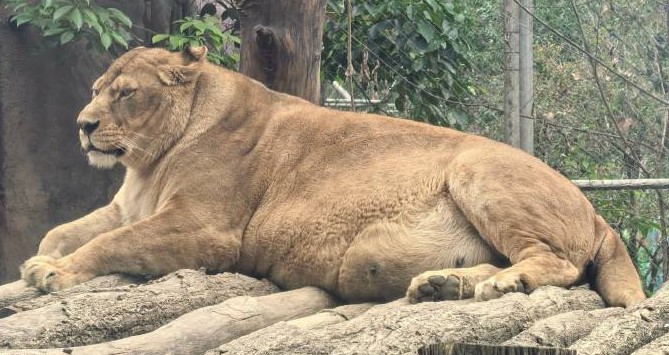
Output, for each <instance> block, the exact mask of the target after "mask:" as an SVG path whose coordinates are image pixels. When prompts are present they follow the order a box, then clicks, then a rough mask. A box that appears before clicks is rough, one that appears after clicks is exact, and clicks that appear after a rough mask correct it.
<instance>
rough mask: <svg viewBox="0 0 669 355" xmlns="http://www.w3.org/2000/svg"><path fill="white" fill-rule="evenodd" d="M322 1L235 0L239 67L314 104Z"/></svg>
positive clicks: (321, 22)
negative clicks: (238, 34) (239, 40)
mask: <svg viewBox="0 0 669 355" xmlns="http://www.w3.org/2000/svg"><path fill="white" fill-rule="evenodd" d="M326 4H327V0H308V1H307V0H305V1H295V0H239V1H237V5H238V7H239V12H240V17H239V18H240V23H241V41H242V48H241V59H240V63H241V64H240V71H241V72H242V73H243V74H245V75H247V76H249V77H251V78H253V79H256V80H258V81H260V82H262V83H263V84H265V85H266V86H267V87H269V88H270V89H273V90H276V91H279V92H283V93H287V94H291V95H295V96H298V97H301V98H303V99H306V100H308V101H311V102H313V103H316V104H317V103H318V102H319V97H320V59H321V47H322V44H323V39H322V33H323V22H324V20H325V6H326Z"/></svg>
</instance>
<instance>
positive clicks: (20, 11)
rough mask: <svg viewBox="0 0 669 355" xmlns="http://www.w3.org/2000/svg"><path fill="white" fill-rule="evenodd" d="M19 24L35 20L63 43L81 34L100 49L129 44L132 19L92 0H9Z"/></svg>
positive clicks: (45, 33)
mask: <svg viewBox="0 0 669 355" xmlns="http://www.w3.org/2000/svg"><path fill="white" fill-rule="evenodd" d="M5 6H6V7H7V8H9V9H11V10H12V11H13V12H14V13H16V15H15V16H13V17H12V18H11V21H12V22H13V23H15V24H16V26H17V27H18V26H21V25H23V24H32V25H34V26H36V27H37V28H39V29H40V31H41V33H42V35H43V36H44V37H46V38H47V39H48V40H49V41H50V42H51V43H53V44H60V45H64V44H67V43H70V42H73V41H76V40H78V39H81V38H85V39H87V40H89V43H91V44H92V45H94V46H96V47H98V48H99V49H104V50H109V49H110V47H112V45H113V44H114V43H115V44H117V45H120V46H122V47H123V48H128V40H130V38H131V35H130V28H131V27H132V21H131V20H130V18H128V16H126V15H125V14H124V13H123V12H121V11H119V10H118V9H114V8H103V7H100V6H97V5H96V4H95V3H94V2H92V1H91V0H39V1H37V2H36V1H29V0H6V5H5Z"/></svg>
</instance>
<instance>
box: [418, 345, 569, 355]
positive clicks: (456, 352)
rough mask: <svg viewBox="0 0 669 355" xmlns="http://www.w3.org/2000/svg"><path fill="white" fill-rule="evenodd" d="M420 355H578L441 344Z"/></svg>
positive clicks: (512, 347) (538, 349)
mask: <svg viewBox="0 0 669 355" xmlns="http://www.w3.org/2000/svg"><path fill="white" fill-rule="evenodd" d="M418 355H576V351H575V350H569V349H561V348H548V347H539V346H520V345H494V344H478V343H439V344H434V345H429V346H426V347H423V348H421V349H419V350H418Z"/></svg>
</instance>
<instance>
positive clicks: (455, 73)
mask: <svg viewBox="0 0 669 355" xmlns="http://www.w3.org/2000/svg"><path fill="white" fill-rule="evenodd" d="M343 3H344V2H343V1H335V0H331V1H329V2H328V11H327V20H326V24H325V32H324V38H323V43H324V51H323V56H322V58H323V61H322V66H323V76H324V79H325V80H328V81H331V80H337V81H339V82H345V81H346V78H345V71H346V68H347V38H348V37H347V36H348V33H347V31H348V30H347V16H346V14H347V11H346V9H345V8H344V4H343ZM352 15H353V24H352V31H353V36H352V47H353V50H352V55H353V62H354V63H355V64H354V67H355V66H357V68H356V69H355V70H356V71H357V72H358V75H356V78H355V81H356V85H357V93H356V92H354V94H356V96H358V97H360V95H363V96H365V97H368V98H374V99H380V100H381V101H382V102H384V103H393V104H394V106H395V108H396V109H397V110H398V111H399V113H400V114H401V115H406V116H411V117H416V118H421V119H423V120H425V121H428V122H430V123H433V124H439V125H447V126H456V127H459V126H461V125H462V124H463V123H464V122H466V121H467V119H468V117H467V116H466V115H464V113H463V111H461V110H459V109H457V107H456V106H454V105H453V103H452V102H451V101H452V100H458V99H459V98H462V97H463V96H467V95H470V94H471V92H472V91H473V89H472V88H471V87H470V83H468V82H467V81H466V80H464V79H463V78H464V77H463V75H462V73H463V71H465V70H467V68H468V63H467V61H466V59H465V57H464V56H463V51H465V50H466V49H467V44H466V43H465V42H464V41H463V38H462V36H461V35H460V33H461V31H462V28H463V26H464V25H465V23H466V19H465V17H464V16H463V14H462V10H461V8H460V7H459V6H458V5H456V4H455V3H454V2H453V1H437V0H430V1H411V0H384V1H381V0H367V1H360V2H357V1H354V2H353V8H352ZM370 67H371V68H370Z"/></svg>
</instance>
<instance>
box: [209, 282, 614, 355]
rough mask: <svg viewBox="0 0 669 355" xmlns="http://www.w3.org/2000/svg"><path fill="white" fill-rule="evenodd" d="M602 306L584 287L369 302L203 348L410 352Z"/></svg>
mask: <svg viewBox="0 0 669 355" xmlns="http://www.w3.org/2000/svg"><path fill="white" fill-rule="evenodd" d="M602 307H604V303H603V301H602V300H601V298H600V297H599V296H598V295H597V294H596V293H595V292H593V291H589V290H585V289H580V288H579V289H574V290H565V289H562V288H558V287H542V288H539V289H538V290H536V291H535V292H533V293H532V294H530V295H525V294H522V293H511V294H507V295H505V296H504V297H502V298H499V299H496V300H491V301H488V302H471V301H445V302H434V303H420V304H415V305H411V304H408V303H407V301H406V300H399V301H395V302H391V303H388V304H384V305H378V306H374V307H372V308H371V309H370V310H369V311H367V312H365V313H364V314H362V315H360V316H358V317H356V318H354V319H352V320H350V321H348V322H342V323H339V324H334V325H331V326H325V327H321V328H316V329H301V328H299V327H296V326H292V327H287V326H286V325H285V324H276V325H273V326H271V327H267V328H265V329H261V330H259V331H257V332H254V333H251V334H249V335H246V336H243V337H240V338H238V339H236V340H234V341H232V342H230V343H228V344H224V345H222V346H220V347H218V348H216V349H213V350H211V351H209V352H207V353H206V354H207V355H215V354H226V355H230V354H256V353H258V354H330V353H346V354H416V353H417V351H418V349H419V348H420V347H422V346H424V345H427V344H432V343H435V342H449V341H450V342H487V343H493V344H499V343H501V342H503V341H505V340H507V339H510V338H511V337H513V336H514V335H516V334H518V333H520V332H521V331H522V330H524V329H526V328H527V327H529V326H530V325H531V324H532V323H534V322H535V321H536V320H538V319H542V318H545V317H549V316H552V315H555V314H558V313H562V312H568V311H573V310H579V309H581V310H593V309H598V308H602Z"/></svg>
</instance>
